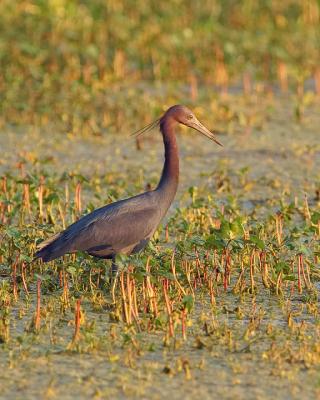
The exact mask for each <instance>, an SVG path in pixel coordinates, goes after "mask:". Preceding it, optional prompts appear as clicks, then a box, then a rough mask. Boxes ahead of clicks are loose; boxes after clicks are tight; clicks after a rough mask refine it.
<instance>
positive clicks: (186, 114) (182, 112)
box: [163, 105, 222, 146]
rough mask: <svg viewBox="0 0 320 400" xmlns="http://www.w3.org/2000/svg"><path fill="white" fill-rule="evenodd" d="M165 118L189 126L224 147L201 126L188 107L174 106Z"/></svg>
mask: <svg viewBox="0 0 320 400" xmlns="http://www.w3.org/2000/svg"><path fill="white" fill-rule="evenodd" d="M163 118H172V119H174V120H176V121H177V122H179V123H180V124H183V125H186V126H189V127H190V128H193V129H195V130H196V131H198V132H200V133H202V134H203V135H204V136H206V137H208V138H209V139H211V140H213V141H214V142H216V143H217V144H219V145H220V146H222V144H221V143H219V142H218V140H217V139H216V137H215V135H214V134H213V133H212V132H211V131H209V129H207V128H206V127H205V126H204V125H202V124H201V122H200V121H199V120H198V119H197V117H196V116H195V115H194V114H193V112H192V111H191V110H189V108H188V107H185V106H182V105H175V106H172V107H170V108H169V109H168V110H167V111H166V113H165V114H164V116H163Z"/></svg>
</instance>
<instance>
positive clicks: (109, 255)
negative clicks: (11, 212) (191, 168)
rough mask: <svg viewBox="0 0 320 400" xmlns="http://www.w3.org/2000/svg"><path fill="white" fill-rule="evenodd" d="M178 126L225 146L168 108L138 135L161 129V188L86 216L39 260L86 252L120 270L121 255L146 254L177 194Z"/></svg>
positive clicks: (184, 112) (178, 109)
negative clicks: (176, 129)
mask: <svg viewBox="0 0 320 400" xmlns="http://www.w3.org/2000/svg"><path fill="white" fill-rule="evenodd" d="M179 123H180V124H183V125H186V126H189V127H190V128H193V129H195V130H197V131H198V132H200V133H202V134H203V135H205V136H207V137H208V138H209V139H211V140H213V141H214V142H216V143H217V144H219V145H221V144H220V143H219V142H218V141H217V139H216V138H215V136H214V134H213V133H212V132H210V131H209V130H208V129H207V128H206V127H205V126H203V125H202V124H201V123H200V122H199V121H198V120H197V118H196V117H195V115H194V114H193V113H192V112H191V111H190V110H189V109H188V108H187V107H185V106H181V105H175V106H173V107H170V108H169V109H168V110H167V111H166V112H165V114H164V115H163V116H162V117H161V118H160V119H159V120H157V121H155V122H154V123H152V124H150V125H148V126H147V127H146V128H143V129H141V130H140V131H138V132H136V133H137V134H141V133H143V132H146V131H147V130H150V129H152V128H154V127H155V126H157V125H159V126H160V131H161V133H162V137H163V143H164V148H165V162H164V166H163V171H162V175H161V179H160V182H159V184H158V186H157V188H156V189H155V190H151V191H148V192H145V193H142V194H139V195H138V196H134V197H130V198H129V199H125V200H120V201H117V202H115V203H111V204H108V205H106V206H104V207H101V208H98V209H97V210H94V211H93V212H91V213H90V214H87V215H85V216H84V217H82V218H81V219H79V220H78V221H77V222H75V223H73V224H72V225H70V226H69V227H68V228H67V229H65V230H64V231H62V232H60V233H58V234H56V235H54V236H52V237H50V238H49V239H47V240H45V241H43V242H42V243H41V244H40V246H39V250H38V251H37V252H36V254H35V258H40V259H42V260H43V261H45V262H46V261H51V260H54V259H56V258H58V257H61V256H63V255H64V254H67V253H75V252H77V251H85V252H87V253H88V254H90V255H92V256H95V257H98V258H105V259H112V269H113V270H116V265H115V257H116V255H117V254H126V255H129V254H133V253H137V252H139V251H140V250H142V249H143V248H144V247H145V246H146V245H147V243H148V242H149V240H150V238H151V237H152V236H153V234H154V232H155V230H156V229H157V227H158V225H159V223H160V221H161V220H162V218H163V217H164V216H165V214H166V213H167V211H168V208H169V207H170V205H171V203H172V201H173V199H174V197H175V194H176V191H177V187H178V180H179V155H178V147H177V142H176V137H175V127H176V125H177V124H179Z"/></svg>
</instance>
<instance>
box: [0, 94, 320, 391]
mask: <svg viewBox="0 0 320 400" xmlns="http://www.w3.org/2000/svg"><path fill="white" fill-rule="evenodd" d="M277 107H278V108H277ZM277 107H275V111H274V113H273V114H272V118H271V119H270V120H268V121H267V123H266V124H265V126H264V128H263V130H262V131H261V130H255V129H253V130H252V132H249V133H248V131H246V130H245V129H244V130H243V132H242V131H241V129H240V132H239V133H237V134H233V135H231V134H230V135H223V136H221V137H220V138H219V139H220V140H221V142H223V144H224V148H223V149H221V148H219V147H217V146H216V145H215V144H213V143H211V142H208V141H206V139H205V138H203V137H201V136H199V135H198V134H196V133H195V132H193V131H188V132H186V130H183V132H182V134H181V135H179V138H178V141H179V146H180V155H181V185H180V189H179V193H178V195H177V199H176V203H175V205H177V204H183V202H184V201H185V200H186V198H187V196H186V195H185V192H186V189H187V188H188V187H189V186H191V185H196V186H199V187H200V188H202V189H201V190H202V191H203V192H205V191H206V190H207V191H208V192H210V191H213V190H216V188H217V184H216V179H217V178H216V175H215V171H217V170H221V174H225V175H226V176H227V178H228V180H229V182H231V184H232V190H233V193H235V194H237V195H238V196H239V198H240V200H241V201H242V204H243V206H244V207H253V206H255V204H260V206H259V207H260V209H261V210H262V211H263V207H264V202H265V201H266V200H268V199H273V198H275V199H278V198H281V196H282V194H283V192H284V191H286V192H288V193H289V192H290V195H291V196H292V197H294V196H299V197H301V196H302V195H303V193H304V192H307V193H308V196H309V198H310V201H312V200H313V198H314V196H315V192H316V190H317V189H318V188H319V182H320V175H319V174H320V173H319V171H320V145H319V127H320V115H319V113H318V112H316V109H315V108H312V107H311V108H310V109H308V110H306V112H305V119H304V121H303V123H301V124H297V123H296V122H294V121H293V119H292V114H291V111H290V110H291V109H290V108H289V109H288V107H287V105H286V104H282V103H281V102H280V103H279V104H277ZM204 122H205V121H204ZM211 125H212V121H211ZM0 148H1V153H2V157H1V165H0V170H1V171H2V172H4V171H12V170H13V169H14V168H15V164H16V163H17V162H18V161H19V159H20V157H21V156H26V157H29V158H30V154H32V155H33V156H34V157H38V158H41V159H43V160H44V159H46V158H47V159H49V163H48V169H51V170H53V171H55V172H57V173H63V172H64V171H71V170H72V171H73V172H78V173H81V174H83V175H85V176H86V177H87V178H88V179H90V177H91V176H92V175H93V174H98V175H101V176H103V175H104V174H105V173H108V174H109V173H111V172H114V173H115V174H120V175H121V176H124V177H126V176H132V174H135V175H136V174H139V176H141V186H142V187H143V186H144V185H145V184H146V183H148V182H151V183H152V184H153V185H154V184H156V182H157V179H158V177H159V173H160V171H161V166H162V161H163V149H162V144H161V137H160V135H159V134H158V133H156V132H154V133H153V134H152V135H149V137H148V138H147V139H145V140H144V143H143V150H142V151H140V152H138V151H137V150H136V149H135V143H134V142H133V141H132V140H131V139H130V138H128V137H127V136H126V135H105V136H103V137H96V138H90V139H89V138H78V137H72V136H68V135H62V134H58V133H51V134H50V135H49V136H45V135H44V133H43V132H40V131H32V132H30V131H29V132H28V131H24V130H21V131H20V132H15V131H14V130H8V131H7V132H6V133H4V134H1V135H0ZM244 167H248V173H247V177H246V178H245V180H244V181H241V180H240V178H239V170H240V169H241V168H244ZM244 186H246V189H245V190H244ZM107 190H108V189H107V188H106V192H107ZM226 195H227V194H226V192H222V193H221V196H220V197H221V199H223V198H224V197H225V196H226ZM85 200H86V199H85ZM44 301H46V302H47V301H53V302H54V299H53V300H52V297H51V300H50V299H45V300H44ZM217 302H218V305H217V308H218V312H217V314H216V315H214V316H213V315H212V314H211V311H210V307H209V305H208V304H207V302H206V300H205V299H204V300H203V301H201V302H199V303H197V308H196V311H195V312H194V316H193V321H192V322H193V324H192V326H191V327H190V328H189V339H188V340H187V342H186V343H176V348H166V347H164V346H163V334H161V335H157V334H152V335H151V334H150V335H147V334H145V335H144V336H143V335H141V337H140V340H141V343H142V345H141V348H140V351H139V354H136V353H135V352H134V351H133V350H132V348H129V347H128V346H126V345H123V346H122V345H121V344H119V343H116V344H114V343H113V342H112V339H111V335H110V330H111V329H112V323H111V322H110V321H109V317H108V312H107V311H101V312H93V311H92V307H91V306H90V305H89V304H83V307H84V309H85V311H86V319H87V322H88V323H89V322H95V330H94V334H92V336H93V339H92V340H96V341H98V345H97V346H96V348H95V349H93V350H86V351H84V353H83V354H81V353H78V352H72V351H67V350H66V348H67V346H68V343H69V342H70V340H71V338H72V331H73V327H72V321H73V315H72V314H71V312H70V313H67V315H66V316H65V317H64V321H60V322H59V321H58V320H56V319H55V318H54V317H53V318H52V329H51V330H49V332H44V333H43V334H41V335H39V336H38V337H33V336H32V335H29V334H27V333H25V327H26V326H27V325H28V323H30V318H31V315H32V313H31V312H30V311H26V312H24V313H21V309H24V307H25V305H24V304H18V305H17V306H16V313H13V315H12V316H11V327H10V330H11V337H12V339H13V340H12V342H14V343H16V344H15V345H13V344H9V345H8V346H7V345H2V347H1V349H0V364H1V374H0V398H6V399H11V398H12V399H16V398H26V399H32V398H65V399H68V398H70V399H71V398H107V399H108V398H127V397H131V398H145V399H162V398H163V397H165V396H168V397H169V396H170V398H172V399H181V398H184V399H194V398H203V399H214V398H217V399H219V398H225V399H271V398H273V399H288V398H293V399H301V398H303V399H314V398H317V397H319V396H320V391H319V369H318V367H315V366H314V365H313V364H312V363H311V362H310V363H308V362H306V361H305V360H304V359H303V358H302V359H301V362H299V360H297V359H295V358H294V352H295V351H296V352H297V354H298V353H299V351H301V348H302V347H303V346H304V348H305V352H308V351H310V352H311V353H312V343H313V337H314V335H315V334H316V330H317V321H316V320H315V319H314V318H312V317H310V315H309V314H306V313H305V311H304V312H303V313H301V314H300V317H296V321H295V322H296V323H297V324H300V323H301V321H302V320H303V321H304V323H305V324H306V327H307V329H308V330H309V336H308V337H307V338H306V339H304V340H302V341H301V342H299V340H296V336H294V335H293V334H292V332H291V331H290V330H288V328H287V319H286V318H287V317H286V313H285V305H284V304H282V303H281V301H279V300H278V299H277V298H275V296H273V295H270V294H269V293H267V292H265V291H261V293H260V295H259V296H257V297H256V298H254V299H252V297H250V296H248V297H247V298H245V299H242V300H241V306H242V308H243V310H244V316H243V317H242V318H241V319H239V318H238V317H237V312H236V308H237V307H238V306H239V302H240V300H239V298H238V297H237V296H234V295H233V294H231V293H226V294H223V293H221V294H220V296H218V297H217ZM293 302H294V300H293ZM34 304H35V301H34V295H32V296H31V299H30V307H31V309H32V307H33V306H34ZM294 304H296V307H297V308H299V302H298V301H297V302H296V303H294ZM253 306H254V307H255V309H258V310H260V311H261V313H262V314H263V315H264V316H263V317H262V322H261V324H260V325H259V327H257V328H256V329H253V330H250V337H249V340H248V338H246V339H245V338H244V335H245V332H246V331H247V328H248V325H249V324H250V315H252V307H253ZM18 316H19V317H18ZM299 318H300V320H299ZM68 321H69V322H70V324H69V325H68V327H67V328H66V322H68ZM204 321H216V322H217V325H218V326H219V327H220V328H219V329H222V328H221V327H223V326H224V327H226V328H228V327H229V330H230V331H232V335H233V341H232V340H227V339H226V332H227V331H228V329H227V330H222V331H223V332H224V333H221V335H220V336H219V338H217V337H216V336H215V337H214V338H212V337H211V336H210V335H209V336H207V337H206V336H205V335H204V331H203V326H204ZM270 326H271V328H270ZM117 329H124V328H123V327H120V328H119V327H118V328H117ZM270 329H274V332H275V336H274V341H275V342H276V347H277V349H276V350H275V355H274V357H272V354H273V350H272V346H273V345H274V344H273V341H272V340H271V339H270V335H266V332H267V331H268V330H270ZM222 331H221V332H222ZM19 336H20V339H19ZM213 336H214V335H213ZM293 336H294V337H295V338H294V339H293ZM198 337H201V345H199V341H198ZM19 343H21V344H20V345H19ZM248 343H249V344H250V345H249V346H248ZM288 343H289V344H288ZM308 346H309V347H308ZM277 351H278V352H279V354H282V355H281V356H279V357H277ZM290 352H292V353H293V354H292V355H291V356H290V357H289V356H288V354H289V353H290ZM290 354H291V353H290ZM315 365H318V364H315Z"/></svg>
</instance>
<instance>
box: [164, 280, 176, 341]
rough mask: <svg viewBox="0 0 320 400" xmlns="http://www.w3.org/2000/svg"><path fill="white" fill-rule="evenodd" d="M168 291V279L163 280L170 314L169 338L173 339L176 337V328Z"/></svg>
mask: <svg viewBox="0 0 320 400" xmlns="http://www.w3.org/2000/svg"><path fill="white" fill-rule="evenodd" d="M167 290H168V289H167V283H166V279H164V280H163V294H164V299H165V303H166V308H167V313H168V317H169V336H170V337H173V336H174V326H173V319H172V305H171V302H170V299H169V296H168V291H167Z"/></svg>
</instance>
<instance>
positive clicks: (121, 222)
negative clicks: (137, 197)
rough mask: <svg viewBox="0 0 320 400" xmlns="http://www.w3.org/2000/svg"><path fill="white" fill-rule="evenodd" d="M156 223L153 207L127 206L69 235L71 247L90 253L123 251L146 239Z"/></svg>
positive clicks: (157, 218)
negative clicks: (138, 207)
mask: <svg viewBox="0 0 320 400" xmlns="http://www.w3.org/2000/svg"><path fill="white" fill-rule="evenodd" d="M159 220H160V215H159V211H158V208H157V207H155V206H154V205H148V207H145V208H143V209H136V208H135V207H133V206H129V207H128V205H126V206H125V209H122V210H119V209H118V210H112V211H111V210H108V215H104V214H101V215H100V217H98V218H96V219H94V220H93V221H92V222H90V223H89V224H88V225H87V226H86V227H84V228H82V229H81V231H80V232H74V233H73V234H72V236H74V240H73V239H72V238H71V242H73V245H72V247H73V250H82V251H84V250H85V251H88V252H90V253H92V254H94V253H97V254H103V253H110V254H111V253H118V252H125V250H127V249H129V248H131V247H134V246H135V245H137V244H138V243H139V242H141V241H142V240H144V239H146V238H149V237H150V236H151V235H152V234H153V232H154V231H155V229H156V228H157V225H158V223H159ZM69 240H70V239H69Z"/></svg>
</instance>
